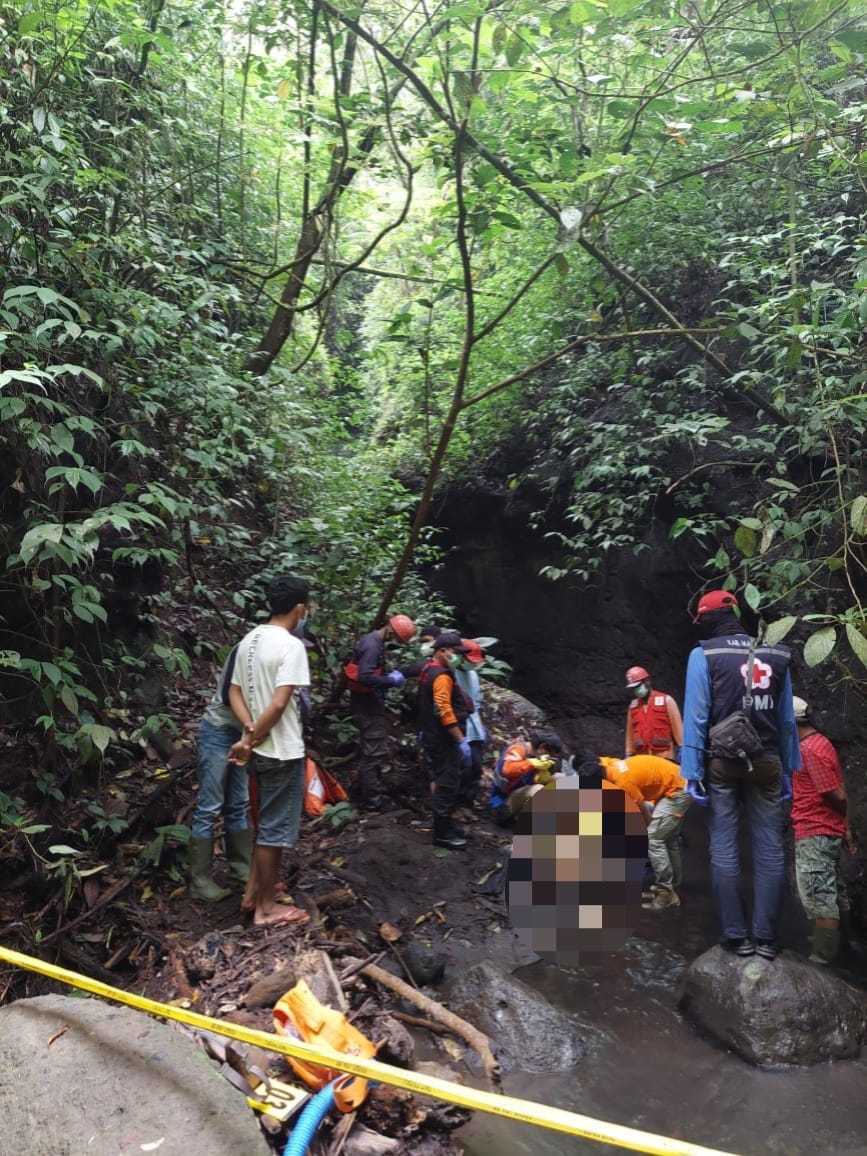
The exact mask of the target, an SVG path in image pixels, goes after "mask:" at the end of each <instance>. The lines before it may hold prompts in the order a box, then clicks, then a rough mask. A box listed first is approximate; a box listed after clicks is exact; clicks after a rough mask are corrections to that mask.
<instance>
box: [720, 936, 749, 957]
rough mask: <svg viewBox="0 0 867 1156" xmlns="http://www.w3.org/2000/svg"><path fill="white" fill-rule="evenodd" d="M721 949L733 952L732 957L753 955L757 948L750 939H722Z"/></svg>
mask: <svg viewBox="0 0 867 1156" xmlns="http://www.w3.org/2000/svg"><path fill="white" fill-rule="evenodd" d="M720 947H721V948H722V949H723V951H728V952H731V954H732V955H741V956H747V955H753V954H754V953H755V950H756V949H755V947H753V943H752V940H750V939H722V940H720Z"/></svg>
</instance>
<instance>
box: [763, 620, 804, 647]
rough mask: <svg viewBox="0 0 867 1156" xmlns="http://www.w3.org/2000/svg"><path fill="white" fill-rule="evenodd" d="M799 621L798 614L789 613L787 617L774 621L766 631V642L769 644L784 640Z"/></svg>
mask: <svg viewBox="0 0 867 1156" xmlns="http://www.w3.org/2000/svg"><path fill="white" fill-rule="evenodd" d="M797 621H798V619H797V616H796V615H794V614H787V615H786V617H785V618H778V619H777V621H776V622H772V623H771V624H770V626H769V627H768V628H767V630H766V631H765V642H766V643H767V644H768V646H774V645H775V643H777V642H782V641H783V639H784V638H785V637H786V635H787V634H788V633H789V631H790V630H791V629H792V627H793V626H794V625H795V623H796V622H797Z"/></svg>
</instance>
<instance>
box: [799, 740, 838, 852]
mask: <svg viewBox="0 0 867 1156" xmlns="http://www.w3.org/2000/svg"><path fill="white" fill-rule="evenodd" d="M801 762H802V769H801V770H800V771H796V772H795V774H794V776H793V778H792V827H793V828H794V831H795V838H796V839H808V838H810V836H811V835H831V836H835V837H840V836H843V835H845V834H846V816H845V815H841V814H840V812H839V811H835V810H834V808H833V807H831V806H829V805H828V803H826V802H825V800H824V799H823V798H822V795H823V794H825V793H826V792H827V791H833V790H834V789H835V788H837V787H842V786H843V773H842V771H841V769H840V760H839V759H838V757H837V752H836V751H835V750H834V747H833V745H832V744H831V743H830V742H829V741H828V739H826V738H825V736H824V735H820V734H819V732H818V731H814V732H813V733H812V734H810V735H807V737H806V738H803V739H801Z"/></svg>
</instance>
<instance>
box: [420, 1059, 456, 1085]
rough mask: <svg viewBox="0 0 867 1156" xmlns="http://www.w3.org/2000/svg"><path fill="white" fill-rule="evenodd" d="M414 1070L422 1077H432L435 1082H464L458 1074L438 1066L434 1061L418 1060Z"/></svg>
mask: <svg viewBox="0 0 867 1156" xmlns="http://www.w3.org/2000/svg"><path fill="white" fill-rule="evenodd" d="M415 1070H416V1071H417V1072H420V1073H421V1074H422V1075H423V1076H433V1077H434V1079H435V1080H450V1081H451V1082H452V1083H453V1084H462V1083H463V1082H464V1077H463V1076H462V1075H461V1073H460V1072H456V1071H455V1070H454V1068H450V1067H448V1066H447V1065H446V1064H440V1063H438V1062H437V1061H436V1060H420V1061H419V1063H417V1064H416V1065H415Z"/></svg>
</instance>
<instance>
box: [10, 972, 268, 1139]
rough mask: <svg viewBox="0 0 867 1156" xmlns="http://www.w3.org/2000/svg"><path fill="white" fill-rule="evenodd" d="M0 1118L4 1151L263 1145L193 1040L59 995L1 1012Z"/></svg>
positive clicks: (142, 1018) (234, 1094)
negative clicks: (0, 1120)
mask: <svg viewBox="0 0 867 1156" xmlns="http://www.w3.org/2000/svg"><path fill="white" fill-rule="evenodd" d="M0 1119H2V1121H3V1125H2V1132H0V1152H2V1153H9V1154H10V1156H11V1153H13V1152H15V1153H27V1156H77V1154H78V1153H85V1152H86V1153H88V1156H117V1154H118V1153H119V1152H142V1151H153V1152H159V1156H189V1154H190V1153H198V1152H201V1153H205V1152H206V1153H207V1154H208V1156H237V1154H238V1153H244V1156H255V1154H256V1153H257V1152H258V1153H262V1154H263V1156H264V1154H265V1153H267V1152H269V1148H268V1145H267V1144H266V1142H265V1140H264V1138H263V1136H262V1132H261V1130H260V1128H259V1124H258V1122H257V1120H256V1118H255V1116H254V1115H253V1113H252V1112H251V1111H250V1109H249V1108H248V1107H247V1105H246V1103H245V1101H244V1097H243V1096H242V1095H241V1093H240V1092H238V1091H236V1089H235V1088H233V1087H232V1085H231V1084H229V1083H228V1082H227V1081H226V1080H224V1079H223V1078H222V1076H220V1075H219V1073H218V1072H217V1069H216V1067H215V1066H214V1064H213V1063H212V1062H211V1061H210V1060H209V1059H208V1058H207V1056H206V1055H205V1054H204V1052H203V1051H202V1049H201V1048H200V1047H199V1045H198V1044H197V1043H196V1042H195V1041H194V1040H193V1039H191V1038H189V1037H187V1036H184V1035H182V1034H181V1032H180V1031H178V1030H177V1029H176V1028H173V1027H169V1026H168V1025H167V1024H163V1023H159V1022H158V1021H157V1020H154V1019H152V1018H151V1017H150V1016H147V1015H142V1014H140V1013H138V1012H134V1011H132V1010H131V1009H129V1008H120V1007H115V1006H113V1005H112V1004H107V1003H103V1002H102V1001H100V1000H89V999H75V998H72V997H70V996H64V995H43V996H39V997H38V998H36V999H25V1000H19V1001H18V1002H17V1003H13V1004H11V1005H10V1006H9V1007H5V1008H3V1009H2V1010H0Z"/></svg>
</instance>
